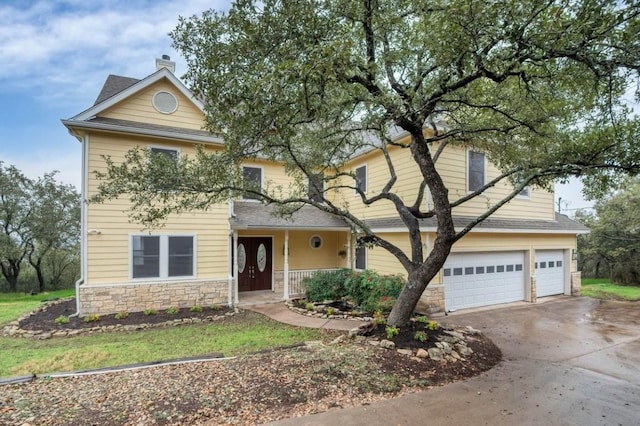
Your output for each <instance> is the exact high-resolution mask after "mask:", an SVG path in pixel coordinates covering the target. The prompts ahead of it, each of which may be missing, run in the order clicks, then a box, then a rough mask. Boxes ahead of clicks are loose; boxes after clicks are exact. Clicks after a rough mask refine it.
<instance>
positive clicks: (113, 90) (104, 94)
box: [94, 74, 140, 105]
mask: <svg viewBox="0 0 640 426" xmlns="http://www.w3.org/2000/svg"><path fill="white" fill-rule="evenodd" d="M139 81H140V80H138V79H137V78H131V77H122V76H120V75H113V74H109V76H108V77H107V80H106V81H105V82H104V85H103V86H102V90H100V94H99V95H98V98H97V99H96V101H95V103H94V105H98V104H99V103H101V102H104V101H106V100H107V99H109V98H110V97H112V96H113V95H117V94H118V93H120V92H122V91H123V90H125V89H128V88H129V87H131V86H133V85H134V84H136V83H137V82H139Z"/></svg>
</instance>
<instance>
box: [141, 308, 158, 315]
mask: <svg viewBox="0 0 640 426" xmlns="http://www.w3.org/2000/svg"><path fill="white" fill-rule="evenodd" d="M144 314H145V315H147V316H149V315H158V311H156V310H155V309H151V308H149V309H145V310H144Z"/></svg>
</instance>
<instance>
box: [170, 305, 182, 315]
mask: <svg viewBox="0 0 640 426" xmlns="http://www.w3.org/2000/svg"><path fill="white" fill-rule="evenodd" d="M178 312H180V310H179V309H178V308H176V307H175V306H171V307H170V308H168V309H167V313H168V314H169V315H175V314H177V313H178Z"/></svg>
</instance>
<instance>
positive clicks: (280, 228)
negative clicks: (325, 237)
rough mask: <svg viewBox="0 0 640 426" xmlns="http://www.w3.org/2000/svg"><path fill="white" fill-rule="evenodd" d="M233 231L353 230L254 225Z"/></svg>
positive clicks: (235, 227)
mask: <svg viewBox="0 0 640 426" xmlns="http://www.w3.org/2000/svg"><path fill="white" fill-rule="evenodd" d="M242 201H243V202H244V201H251V200H242ZM253 201H257V200H253ZM231 229H235V230H239V231H260V230H265V231H285V230H289V231H316V232H321V231H327V232H331V231H350V230H351V228H349V227H347V226H345V227H327V228H322V227H317V226H315V227H300V228H297V227H295V226H291V225H279V226H276V225H273V226H252V225H232V226H231Z"/></svg>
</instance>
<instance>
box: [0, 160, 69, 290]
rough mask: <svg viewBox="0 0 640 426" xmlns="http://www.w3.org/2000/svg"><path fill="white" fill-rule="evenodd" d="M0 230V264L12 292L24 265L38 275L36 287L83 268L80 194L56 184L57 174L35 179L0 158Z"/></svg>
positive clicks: (55, 282) (51, 284)
mask: <svg viewBox="0 0 640 426" xmlns="http://www.w3.org/2000/svg"><path fill="white" fill-rule="evenodd" d="M0 230H1V231H2V232H1V233H0V268H1V270H2V275H3V276H4V278H5V280H6V282H7V284H8V289H9V291H12V292H15V291H17V287H18V278H19V276H20V273H21V272H22V271H23V268H24V266H25V265H27V266H31V267H32V268H33V270H34V272H35V274H36V277H37V281H38V288H37V290H39V291H45V289H46V288H47V283H48V284H49V286H48V287H50V288H58V287H59V286H60V285H61V283H60V281H61V280H62V278H63V277H64V276H66V274H67V273H68V271H69V269H70V268H71V269H74V268H75V269H77V266H78V244H79V238H80V197H79V195H78V193H77V192H76V191H75V189H74V188H73V187H72V186H70V185H64V184H61V183H59V182H56V180H55V173H48V174H45V175H44V176H43V177H40V178H38V179H36V180H32V179H29V178H27V177H26V176H24V174H22V173H21V172H20V171H19V170H18V169H17V168H16V167H15V166H7V167H5V166H3V164H2V162H0ZM75 272H77V271H74V273H73V274H72V276H75V275H77V273H75ZM33 290H35V289H33Z"/></svg>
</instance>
